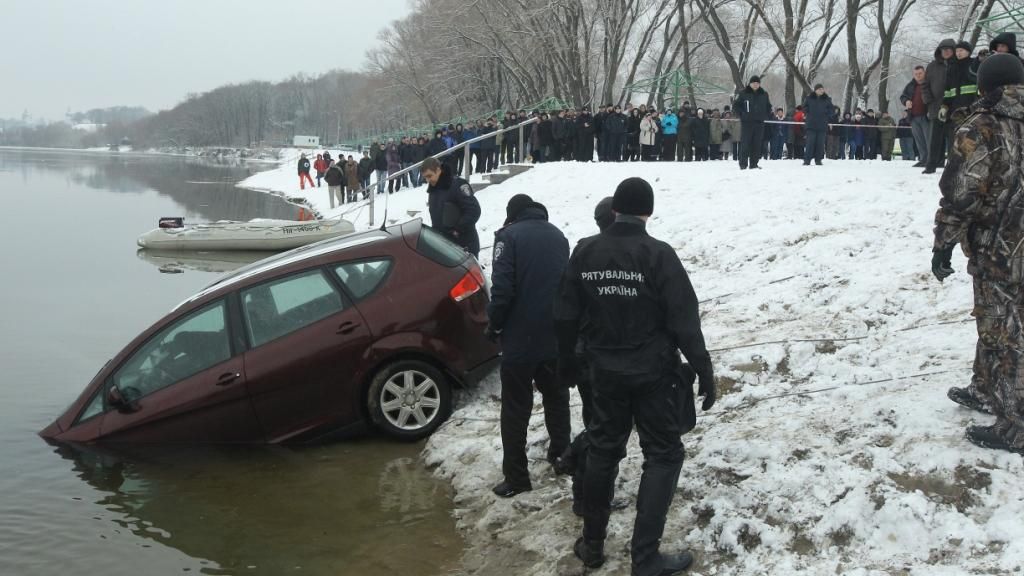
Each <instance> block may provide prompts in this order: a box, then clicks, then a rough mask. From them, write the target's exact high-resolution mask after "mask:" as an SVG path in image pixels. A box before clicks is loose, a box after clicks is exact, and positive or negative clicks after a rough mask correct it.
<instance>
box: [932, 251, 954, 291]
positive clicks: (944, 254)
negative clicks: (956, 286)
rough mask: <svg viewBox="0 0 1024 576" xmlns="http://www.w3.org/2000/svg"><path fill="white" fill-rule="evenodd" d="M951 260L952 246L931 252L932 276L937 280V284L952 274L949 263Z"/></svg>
mask: <svg viewBox="0 0 1024 576" xmlns="http://www.w3.org/2000/svg"><path fill="white" fill-rule="evenodd" d="M952 258H953V247H952V246H950V247H948V248H943V249H942V250H936V251H935V252H932V274H934V275H935V277H936V278H938V279H939V282H942V281H943V280H945V279H946V278H948V277H949V275H950V274H952V273H953V265H952V263H951V262H950V260H952Z"/></svg>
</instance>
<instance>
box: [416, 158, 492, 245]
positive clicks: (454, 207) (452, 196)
mask: <svg viewBox="0 0 1024 576" xmlns="http://www.w3.org/2000/svg"><path fill="white" fill-rule="evenodd" d="M422 169H423V179H424V180H426V181H427V184H429V186H428V187H427V196H428V198H429V201H428V202H429V206H430V225H431V226H433V227H434V228H436V229H437V230H438V231H439V232H441V233H442V234H444V235H445V236H446V237H447V238H448V239H449V240H451V241H452V242H455V243H456V244H458V245H459V246H462V247H463V248H465V249H466V251H467V252H469V253H470V254H472V255H473V256H479V255H480V237H479V236H478V235H477V233H476V222H477V220H479V219H480V203H479V202H477V200H476V196H474V195H473V187H472V186H470V185H469V182H466V181H465V180H463V179H462V178H459V177H458V176H454V175H453V174H452V168H451V166H450V165H449V164H442V163H441V161H440V160H438V159H437V158H427V159H426V160H424V161H423V165H422Z"/></svg>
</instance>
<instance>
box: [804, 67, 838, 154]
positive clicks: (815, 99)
mask: <svg viewBox="0 0 1024 576" xmlns="http://www.w3.org/2000/svg"><path fill="white" fill-rule="evenodd" d="M832 109H833V105H832V98H830V97H829V95H828V94H825V87H824V86H822V85H821V84H818V85H817V86H815V87H814V93H813V94H811V95H809V96H807V99H806V100H804V126H805V127H806V128H807V145H806V146H805V147H804V166H809V165H810V164H811V159H812V158H813V159H814V163H815V164H816V165H818V166H821V160H822V158H824V157H825V138H826V136H827V135H828V119H829V116H831V115H832Z"/></svg>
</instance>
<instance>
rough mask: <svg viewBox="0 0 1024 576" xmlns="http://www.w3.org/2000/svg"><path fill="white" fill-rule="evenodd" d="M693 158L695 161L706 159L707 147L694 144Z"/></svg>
mask: <svg viewBox="0 0 1024 576" xmlns="http://www.w3.org/2000/svg"><path fill="white" fill-rule="evenodd" d="M693 159H694V161H696V162H703V161H705V160H707V159H708V147H707V146H694V147H693Z"/></svg>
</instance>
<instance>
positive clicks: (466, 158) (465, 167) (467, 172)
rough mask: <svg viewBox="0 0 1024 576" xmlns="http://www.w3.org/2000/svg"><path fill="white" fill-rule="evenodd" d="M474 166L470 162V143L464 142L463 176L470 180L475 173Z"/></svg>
mask: <svg viewBox="0 0 1024 576" xmlns="http://www.w3.org/2000/svg"><path fill="white" fill-rule="evenodd" d="M471 168H472V166H471V165H470V162H469V145H467V144H463V146H462V177H463V178H465V179H466V181H467V182H469V177H470V175H471V174H472V173H473V171H472V170H471Z"/></svg>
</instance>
